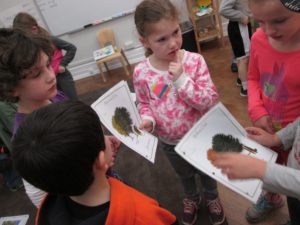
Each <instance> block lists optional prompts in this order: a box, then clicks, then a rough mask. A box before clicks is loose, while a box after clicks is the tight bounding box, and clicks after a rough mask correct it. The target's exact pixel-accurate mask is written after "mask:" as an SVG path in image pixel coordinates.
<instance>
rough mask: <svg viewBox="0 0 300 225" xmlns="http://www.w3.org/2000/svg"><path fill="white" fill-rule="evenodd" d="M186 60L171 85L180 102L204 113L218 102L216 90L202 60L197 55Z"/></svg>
mask: <svg viewBox="0 0 300 225" xmlns="http://www.w3.org/2000/svg"><path fill="white" fill-rule="evenodd" d="M187 54H192V53H188V52H187ZM186 58H187V59H186V60H187V61H186V62H184V63H185V65H184V66H183V70H184V71H183V73H182V74H181V75H180V76H179V78H177V80H175V81H174V82H173V84H174V86H175V87H176V89H177V92H178V95H179V97H180V98H181V99H182V100H184V101H185V102H186V103H187V104H188V105H190V106H192V107H194V108H196V109H197V110H199V111H201V112H206V111H208V110H209V109H210V108H211V107H212V106H214V105H215V104H216V103H217V101H218V97H219V95H218V93H217V89H216V87H215V85H214V84H213V82H212V80H211V77H210V74H209V71H208V68H207V65H206V62H205V60H204V58H203V57H202V56H201V55H199V54H192V55H190V56H188V57H186ZM195 68H196V69H195Z"/></svg>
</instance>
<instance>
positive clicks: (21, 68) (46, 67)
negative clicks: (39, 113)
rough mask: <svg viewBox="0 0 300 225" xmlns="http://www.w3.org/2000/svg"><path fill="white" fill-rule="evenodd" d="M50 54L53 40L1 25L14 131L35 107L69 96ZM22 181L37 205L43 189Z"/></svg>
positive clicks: (5, 92)
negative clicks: (58, 80)
mask: <svg viewBox="0 0 300 225" xmlns="http://www.w3.org/2000/svg"><path fill="white" fill-rule="evenodd" d="M51 54H52V47H51V42H50V40H48V39H46V38H45V37H42V36H40V35H30V34H29V33H27V34H25V33H24V31H21V30H12V29H0V98H1V99H0V100H1V101H9V102H18V108H17V112H16V114H15V121H14V127H13V135H14V134H15V132H16V130H17V128H18V127H19V125H20V123H21V122H22V121H23V120H24V118H25V116H26V115H28V114H29V113H31V112H32V111H34V110H35V109H38V108H40V107H42V106H45V105H48V104H50V103H53V102H58V101H63V100H66V97H65V96H64V95H63V94H62V93H60V92H57V89H56V78H55V74H54V71H53V69H52V67H51V65H50V57H51ZM23 182H24V187H25V190H26V193H27V195H28V197H29V198H30V199H31V201H32V202H33V204H35V205H36V206H37V205H38V204H39V203H40V201H41V199H42V197H43V196H44V192H42V191H40V190H39V189H37V188H35V187H34V186H32V185H30V184H29V183H27V182H26V181H25V180H23Z"/></svg>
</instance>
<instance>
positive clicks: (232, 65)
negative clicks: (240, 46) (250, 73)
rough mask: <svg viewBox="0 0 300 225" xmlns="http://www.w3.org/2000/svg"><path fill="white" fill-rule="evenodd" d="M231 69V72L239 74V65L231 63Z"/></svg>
mask: <svg viewBox="0 0 300 225" xmlns="http://www.w3.org/2000/svg"><path fill="white" fill-rule="evenodd" d="M230 69H231V72H233V73H237V72H238V66H237V64H236V63H231V67H230Z"/></svg>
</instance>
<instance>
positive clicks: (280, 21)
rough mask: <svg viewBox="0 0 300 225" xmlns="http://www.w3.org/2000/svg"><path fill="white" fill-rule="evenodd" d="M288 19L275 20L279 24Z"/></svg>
mask: <svg viewBox="0 0 300 225" xmlns="http://www.w3.org/2000/svg"><path fill="white" fill-rule="evenodd" d="M285 21H286V19H285V18H284V19H278V20H275V21H274V23H277V24H280V23H284V22H285Z"/></svg>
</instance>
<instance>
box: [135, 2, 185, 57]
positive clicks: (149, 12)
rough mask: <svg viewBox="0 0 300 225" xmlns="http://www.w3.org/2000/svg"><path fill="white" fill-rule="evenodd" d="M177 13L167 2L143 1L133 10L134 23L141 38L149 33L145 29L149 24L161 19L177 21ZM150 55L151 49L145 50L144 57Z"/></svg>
mask: <svg viewBox="0 0 300 225" xmlns="http://www.w3.org/2000/svg"><path fill="white" fill-rule="evenodd" d="M178 17H179V13H178V11H177V9H176V7H175V6H174V5H173V4H172V3H171V2H170V1H169V0H144V1H142V2H141V3H140V4H139V5H138V6H137V7H136V10H135V14H134V22H135V26H136V29H137V31H138V33H139V35H140V36H141V37H146V36H147V35H148V33H149V32H150V31H149V30H148V29H147V28H148V25H149V24H151V23H157V22H159V21H160V20H161V19H172V20H173V19H174V20H178ZM151 54H152V51H151V49H146V52H145V55H146V56H149V55H151Z"/></svg>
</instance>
